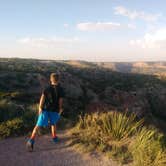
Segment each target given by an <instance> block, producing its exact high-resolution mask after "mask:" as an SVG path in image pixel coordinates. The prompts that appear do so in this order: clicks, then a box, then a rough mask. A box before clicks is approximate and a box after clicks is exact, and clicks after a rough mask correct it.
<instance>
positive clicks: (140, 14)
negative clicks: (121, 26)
mask: <svg viewBox="0 0 166 166" xmlns="http://www.w3.org/2000/svg"><path fill="white" fill-rule="evenodd" d="M114 10H115V12H114V13H115V14H117V15H122V16H127V17H129V18H130V19H137V18H139V19H143V20H145V21H157V19H158V18H159V17H160V16H161V14H150V13H145V12H144V11H136V10H133V11H131V10H129V9H127V8H125V7H123V6H117V7H115V8H114Z"/></svg>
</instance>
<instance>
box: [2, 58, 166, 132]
mask: <svg viewBox="0 0 166 166" xmlns="http://www.w3.org/2000/svg"><path fill="white" fill-rule="evenodd" d="M165 68H166V63H165V62H146V63H142V62H134V63H126V62H125V63H114V62H108V63H103V62H102V63H92V62H86V61H54V60H37V59H21V58H0V122H5V121H7V120H12V119H13V118H14V117H16V115H20V116H22V114H20V110H25V111H26V112H28V110H33V111H32V112H34V111H37V110H36V108H37V107H36V106H35V105H37V104H38V102H39V98H40V95H41V91H42V89H43V88H44V87H45V86H47V85H48V82H49V75H50V73H51V72H56V71H58V72H59V73H61V82H60V83H61V85H62V86H63V87H64V89H65V93H66V98H65V102H64V109H65V112H64V113H63V116H64V117H65V118H66V119H70V120H73V121H75V120H76V119H77V118H78V115H80V114H84V113H85V112H94V111H97V110H101V111H102V110H104V108H107V110H117V111H125V110H128V111H130V112H135V113H136V114H137V115H138V116H139V117H145V118H146V119H147V121H148V122H149V123H153V125H154V124H155V125H156V126H163V125H164V126H165V125H166V123H165V118H166V112H165V110H166V102H165V101H166V77H165V76H164V71H165V70H166V69H165ZM156 73H158V74H156ZM11 108H13V109H12V112H11ZM34 108H35V109H34ZM7 110H8V112H7ZM14 110H15V111H14ZM4 111H6V114H5V112H4ZM23 115H24V114H23ZM33 115H34V114H32V116H33ZM29 116H30V115H29V114H28V115H26V118H27V117H29ZM29 118H30V117H29ZM154 122H155V123H154ZM32 125H33V122H32ZM161 128H163V129H164V128H165V127H161Z"/></svg>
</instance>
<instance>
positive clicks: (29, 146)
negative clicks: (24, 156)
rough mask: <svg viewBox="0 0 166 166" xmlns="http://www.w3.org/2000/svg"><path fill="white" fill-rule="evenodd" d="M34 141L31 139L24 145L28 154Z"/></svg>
mask: <svg viewBox="0 0 166 166" xmlns="http://www.w3.org/2000/svg"><path fill="white" fill-rule="evenodd" d="M34 143H35V141H34V140H33V139H29V140H28V141H27V144H26V148H27V150H28V151H29V152H32V151H33V147H34Z"/></svg>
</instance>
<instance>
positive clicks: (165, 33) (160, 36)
mask: <svg viewBox="0 0 166 166" xmlns="http://www.w3.org/2000/svg"><path fill="white" fill-rule="evenodd" d="M129 43H130V44H131V45H135V46H141V47H143V48H166V28H162V29H159V30H157V31H155V32H153V33H146V34H145V35H144V37H143V38H142V39H137V40H131V41H130V42H129Z"/></svg>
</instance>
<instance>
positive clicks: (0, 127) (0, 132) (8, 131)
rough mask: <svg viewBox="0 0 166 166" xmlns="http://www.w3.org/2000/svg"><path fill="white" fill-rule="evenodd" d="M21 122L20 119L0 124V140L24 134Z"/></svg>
mask: <svg viewBox="0 0 166 166" xmlns="http://www.w3.org/2000/svg"><path fill="white" fill-rule="evenodd" d="M23 129H24V125H23V120H22V119H21V118H15V119H12V120H8V121H6V122H2V123H1V124H0V138H6V137H9V136H17V135H19V134H21V133H22V132H24V130H23Z"/></svg>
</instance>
